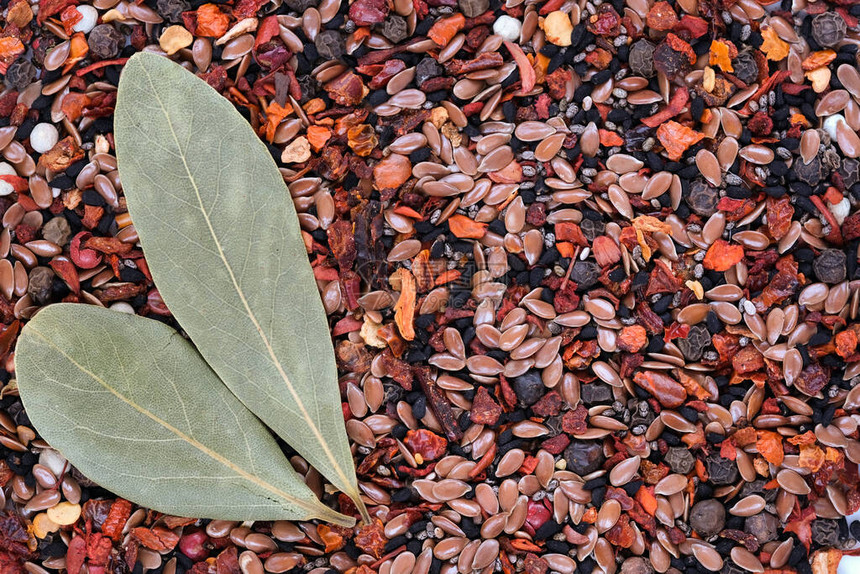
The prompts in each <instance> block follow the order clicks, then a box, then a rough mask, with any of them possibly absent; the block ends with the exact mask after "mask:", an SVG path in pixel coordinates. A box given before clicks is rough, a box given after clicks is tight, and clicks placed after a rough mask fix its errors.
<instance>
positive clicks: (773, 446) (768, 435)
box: [755, 431, 785, 466]
mask: <svg viewBox="0 0 860 574" xmlns="http://www.w3.org/2000/svg"><path fill="white" fill-rule="evenodd" d="M755 446H756V449H758V453H759V454H760V455H762V456H763V457H764V459H765V460H766V461H768V462H769V463H771V464H772V465H774V466H779V465H781V464H782V461H783V459H784V458H785V452H783V450H782V437H781V436H780V435H779V434H777V433H775V432H772V431H758V440H756V444H755Z"/></svg>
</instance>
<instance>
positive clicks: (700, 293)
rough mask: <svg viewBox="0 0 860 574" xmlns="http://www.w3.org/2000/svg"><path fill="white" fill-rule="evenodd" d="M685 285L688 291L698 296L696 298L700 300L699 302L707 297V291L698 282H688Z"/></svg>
mask: <svg viewBox="0 0 860 574" xmlns="http://www.w3.org/2000/svg"><path fill="white" fill-rule="evenodd" d="M685 285H686V286H687V289H689V290H690V291H692V292H693V293H694V294H695V295H696V298H697V299H699V301H701V300H702V298H703V297H704V296H705V289H704V287H702V284H701V283H699V282H698V281H687V282H686V283H685Z"/></svg>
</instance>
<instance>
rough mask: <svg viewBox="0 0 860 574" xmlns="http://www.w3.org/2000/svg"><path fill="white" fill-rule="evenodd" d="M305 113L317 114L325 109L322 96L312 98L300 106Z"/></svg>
mask: <svg viewBox="0 0 860 574" xmlns="http://www.w3.org/2000/svg"><path fill="white" fill-rule="evenodd" d="M302 109H303V110H305V113H307V114H318V113H320V112H321V111H323V110H324V109H325V101H324V100H323V99H322V98H314V99H312V100H308V102H307V103H306V104H305V105H304V106H302Z"/></svg>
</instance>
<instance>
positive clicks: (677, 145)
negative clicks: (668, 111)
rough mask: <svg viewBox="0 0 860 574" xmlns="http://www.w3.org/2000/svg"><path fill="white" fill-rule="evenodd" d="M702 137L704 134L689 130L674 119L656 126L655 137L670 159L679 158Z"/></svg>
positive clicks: (676, 159) (675, 159)
mask: <svg viewBox="0 0 860 574" xmlns="http://www.w3.org/2000/svg"><path fill="white" fill-rule="evenodd" d="M673 115H674V114H673ZM704 137H705V134H701V133H699V132H697V131H694V130H691V129H690V128H688V127H687V126H684V125H682V124H679V123H678V122H676V121H668V122H666V123H663V124H660V127H658V128H657V139H659V140H660V143H661V144H663V147H664V148H665V149H666V153H667V154H668V156H669V159H671V160H672V161H678V160H679V159H681V157H683V155H684V152H685V151H687V149H688V148H689V147H690V146H692V145H695V144H697V143H699V142H700V141H701V140H702V138H704Z"/></svg>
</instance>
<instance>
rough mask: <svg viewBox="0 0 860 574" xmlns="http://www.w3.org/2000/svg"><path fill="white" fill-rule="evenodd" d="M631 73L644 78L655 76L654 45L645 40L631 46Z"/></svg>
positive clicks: (629, 59) (628, 61) (629, 56)
mask: <svg viewBox="0 0 860 574" xmlns="http://www.w3.org/2000/svg"><path fill="white" fill-rule="evenodd" d="M627 63H628V64H629V65H630V71H631V72H633V73H634V74H636V75H638V76H642V77H643V78H650V77H651V76H653V75H654V44H652V43H651V42H649V41H648V40H645V39H644V38H643V39H641V40H639V41H637V42H636V43H634V44H633V45H632V46H630V54H629V55H628V56H627Z"/></svg>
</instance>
